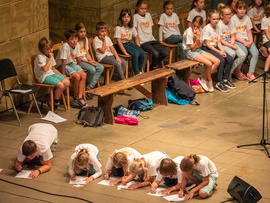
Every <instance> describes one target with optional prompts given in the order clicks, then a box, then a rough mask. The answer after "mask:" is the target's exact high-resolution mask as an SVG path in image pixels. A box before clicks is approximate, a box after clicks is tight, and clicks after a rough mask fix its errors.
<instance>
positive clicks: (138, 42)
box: [134, 35, 141, 47]
mask: <svg viewBox="0 0 270 203" xmlns="http://www.w3.org/2000/svg"><path fill="white" fill-rule="evenodd" d="M134 41H135V44H137V45H138V46H139V47H140V46H141V44H140V38H139V36H138V35H137V36H135V37H134Z"/></svg>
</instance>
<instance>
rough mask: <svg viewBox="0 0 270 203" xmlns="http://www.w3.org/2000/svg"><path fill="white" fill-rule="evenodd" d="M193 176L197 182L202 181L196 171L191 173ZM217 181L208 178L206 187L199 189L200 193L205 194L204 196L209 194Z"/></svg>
mask: <svg viewBox="0 0 270 203" xmlns="http://www.w3.org/2000/svg"><path fill="white" fill-rule="evenodd" d="M193 175H194V176H195V177H196V178H197V179H198V180H199V181H201V182H202V181H203V177H202V176H201V175H200V174H199V173H197V172H196V171H193ZM216 181H217V178H214V177H211V176H209V183H208V185H206V186H204V187H203V188H201V190H202V191H204V192H206V194H208V195H209V194H210V192H211V191H212V190H213V188H214V186H215V183H216Z"/></svg>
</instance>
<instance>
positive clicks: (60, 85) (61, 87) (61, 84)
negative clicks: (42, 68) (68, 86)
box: [57, 82, 65, 90]
mask: <svg viewBox="0 0 270 203" xmlns="http://www.w3.org/2000/svg"><path fill="white" fill-rule="evenodd" d="M57 88H60V89H62V90H63V89H64V88H65V85H64V83H63V82H59V83H58V84H57Z"/></svg>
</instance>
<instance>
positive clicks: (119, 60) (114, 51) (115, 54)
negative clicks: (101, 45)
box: [110, 46, 122, 63]
mask: <svg viewBox="0 0 270 203" xmlns="http://www.w3.org/2000/svg"><path fill="white" fill-rule="evenodd" d="M110 50H111V52H112V53H113V55H114V56H115V58H116V60H117V61H118V62H120V63H122V61H121V59H120V58H119V56H118V54H117V52H116V50H115V48H114V47H113V46H110Z"/></svg>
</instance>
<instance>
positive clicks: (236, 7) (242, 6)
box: [235, 1, 248, 10]
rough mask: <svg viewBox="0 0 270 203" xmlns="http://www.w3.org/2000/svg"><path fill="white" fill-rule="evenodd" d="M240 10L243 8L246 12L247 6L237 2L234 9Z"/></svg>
mask: <svg viewBox="0 0 270 203" xmlns="http://www.w3.org/2000/svg"><path fill="white" fill-rule="evenodd" d="M240 8H244V9H246V10H247V9H248V6H247V4H246V3H245V2H244V1H237V2H236V4H235V9H240Z"/></svg>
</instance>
